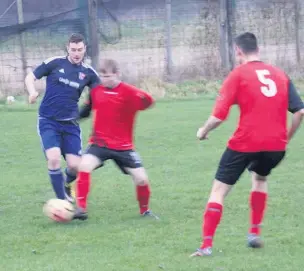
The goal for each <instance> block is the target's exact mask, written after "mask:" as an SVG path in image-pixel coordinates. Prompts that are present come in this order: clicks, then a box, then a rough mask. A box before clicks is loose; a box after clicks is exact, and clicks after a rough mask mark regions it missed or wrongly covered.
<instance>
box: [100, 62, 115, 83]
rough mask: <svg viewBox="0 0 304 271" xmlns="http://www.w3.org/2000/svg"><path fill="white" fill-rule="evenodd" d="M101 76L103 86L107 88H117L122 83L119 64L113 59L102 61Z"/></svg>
mask: <svg viewBox="0 0 304 271" xmlns="http://www.w3.org/2000/svg"><path fill="white" fill-rule="evenodd" d="M99 75H100V79H101V83H102V85H103V86H105V87H107V88H114V87H116V86H117V85H118V84H119V82H120V80H119V66H118V63H117V62H116V61H115V60H113V59H103V60H101V62H100V67H99Z"/></svg>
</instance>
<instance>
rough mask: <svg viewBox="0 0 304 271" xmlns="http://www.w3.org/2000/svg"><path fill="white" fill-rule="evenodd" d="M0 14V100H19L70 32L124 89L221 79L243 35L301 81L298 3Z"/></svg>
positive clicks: (227, 0)
mask: <svg viewBox="0 0 304 271" xmlns="http://www.w3.org/2000/svg"><path fill="white" fill-rule="evenodd" d="M90 4H91V6H90ZM95 4H96V5H95ZM92 8H93V13H92ZM0 10H1V12H2V11H3V12H2V14H1V12H0V92H1V93H2V95H7V94H8V93H10V92H12V91H13V92H14V94H18V92H19V93H22V92H23V91H24V85H23V79H24V75H25V74H26V72H27V70H28V69H30V68H34V67H35V66H36V65H38V64H39V63H41V61H43V60H44V59H46V58H48V57H51V56H56V55H63V54H65V43H66V40H67V38H68V36H69V35H70V34H71V33H73V32H80V33H82V34H84V35H85V36H86V38H87V40H88V43H89V46H88V59H89V60H90V59H91V57H92V56H93V57H94V56H95V55H96V52H94V48H96V47H94V43H98V47H97V48H98V49H97V50H98V51H99V57H100V58H103V57H107V58H115V59H116V60H118V61H119V63H120V64H121V67H122V71H123V74H124V79H126V80H128V81H130V82H138V81H139V80H147V79H149V80H157V81H163V80H171V81H173V82H177V81H182V80H185V79H190V80H195V79H197V78H202V77H204V78H215V79H222V78H223V75H224V74H226V73H227V71H229V69H231V68H232V67H233V38H234V36H235V35H237V34H239V33H241V32H244V31H252V32H254V33H255V34H256V35H257V36H258V39H259V41H260V47H261V56H262V59H264V60H266V61H268V62H270V63H272V64H275V65H278V66H280V67H282V68H284V69H285V70H286V71H287V72H289V73H290V74H291V75H292V76H301V75H303V73H301V72H302V70H303V69H302V66H301V64H302V63H303V61H302V59H303V58H304V46H303V42H304V38H303V37H304V3H302V2H301V1H300V0H269V1H263V0H153V1H150V0H129V1H123V0H103V1H102V0H65V1H61V0H50V1H39V0H16V1H14V0H1V1H0ZM94 10H95V11H96V14H94ZM89 14H90V16H89ZM92 14H93V15H92ZM92 21H95V23H96V24H97V27H95V28H94V29H92V25H93V26H94V24H92ZM95 51H96V50H95Z"/></svg>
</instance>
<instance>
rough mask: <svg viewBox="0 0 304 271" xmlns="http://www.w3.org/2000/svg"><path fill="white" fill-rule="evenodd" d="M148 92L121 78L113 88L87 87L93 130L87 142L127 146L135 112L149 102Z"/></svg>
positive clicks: (150, 98) (119, 147) (105, 145)
mask: <svg viewBox="0 0 304 271" xmlns="http://www.w3.org/2000/svg"><path fill="white" fill-rule="evenodd" d="M153 102H154V100H153V98H152V96H151V95H149V94H148V93H145V92H144V91H142V90H139V89H137V88H136V87H134V86H131V85H128V84H126V83H123V82H121V83H120V84H119V85H118V86H117V87H115V88H114V89H108V88H106V87H104V86H101V85H100V86H97V87H96V88H94V89H92V90H91V93H90V103H91V109H92V112H93V118H94V120H93V133H92V135H91V137H90V139H89V143H91V144H97V145H99V146H101V147H107V148H109V149H114V150H131V149H133V148H134V145H133V126H134V122H135V116H136V113H137V112H138V111H139V110H145V109H147V108H148V107H150V106H151V105H152V104H153Z"/></svg>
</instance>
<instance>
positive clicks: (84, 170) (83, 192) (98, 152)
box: [74, 145, 108, 220]
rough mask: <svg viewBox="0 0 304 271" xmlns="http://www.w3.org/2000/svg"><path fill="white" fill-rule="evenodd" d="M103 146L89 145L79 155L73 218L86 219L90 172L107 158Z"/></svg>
mask: <svg viewBox="0 0 304 271" xmlns="http://www.w3.org/2000/svg"><path fill="white" fill-rule="evenodd" d="M107 155H108V153H107V150H106V149H105V148H101V147H99V146H97V145H90V146H89V147H88V148H87V150H86V151H85V153H84V155H83V156H82V157H81V161H80V164H79V171H78V178H77V181H76V203H77V210H76V213H75V215H74V219H81V220H85V219H87V217H88V216H87V202H88V195H89V192H90V185H91V173H92V171H93V170H95V169H96V168H98V167H101V166H102V165H103V162H104V161H105V160H107V159H108V157H107Z"/></svg>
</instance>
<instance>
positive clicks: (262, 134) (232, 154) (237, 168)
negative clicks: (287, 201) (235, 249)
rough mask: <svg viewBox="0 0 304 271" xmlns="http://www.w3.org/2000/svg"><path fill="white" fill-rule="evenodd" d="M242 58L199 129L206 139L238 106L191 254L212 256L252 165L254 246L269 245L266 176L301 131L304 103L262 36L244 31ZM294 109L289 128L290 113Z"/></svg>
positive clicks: (239, 41) (251, 232)
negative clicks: (264, 54) (236, 189)
mask: <svg viewBox="0 0 304 271" xmlns="http://www.w3.org/2000/svg"><path fill="white" fill-rule="evenodd" d="M235 45H236V46H235V50H236V56H237V60H238V62H239V63H240V64H241V65H240V66H238V67H237V68H235V69H234V70H233V71H232V72H231V73H230V74H229V76H228V77H227V78H226V80H225V81H224V83H223V86H222V88H221V90H220V93H219V96H218V98H217V101H216V104H215V107H214V110H213V113H212V115H211V117H210V118H209V119H208V120H207V122H206V123H205V124H204V126H203V127H202V128H200V129H199V130H198V132H197V137H198V139H200V140H204V139H207V137H208V133H209V132H210V131H211V130H213V129H215V128H216V127H218V126H219V125H220V124H221V123H222V122H223V121H224V120H225V119H226V118H227V116H228V113H229V109H230V107H231V106H232V105H234V104H236V105H238V107H239V109H240V119H239V123H238V127H237V129H236V131H235V133H234V134H233V136H232V137H231V138H230V140H229V141H228V146H227V149H226V150H225V152H224V153H223V155H222V158H221V160H220V162H219V166H218V169H217V172H216V175H215V180H214V183H213V187H212V190H211V194H210V197H209V200H208V203H207V206H206V209H205V212H204V217H203V226H202V234H203V242H202V245H201V247H200V248H199V249H198V250H197V251H196V252H195V253H193V254H192V255H191V256H204V255H211V254H212V245H213V242H212V241H213V237H214V234H215V231H216V228H217V226H218V224H219V223H220V220H221V217H222V212H223V204H224V199H225V197H226V195H227V194H228V193H229V191H230V189H231V188H232V186H233V185H234V184H235V183H236V182H237V180H238V179H239V178H240V176H241V175H242V173H243V172H244V171H245V169H246V168H248V170H249V171H250V172H251V173H252V190H251V194H250V199H249V204H250V208H251V212H250V228H249V234H248V246H249V247H252V248H260V247H262V246H263V243H262V240H261V237H260V227H261V223H262V220H263V216H264V211H265V208H266V201H267V182H266V178H267V176H268V175H270V173H271V170H272V169H274V168H275V167H276V166H277V165H278V164H279V163H280V162H281V160H282V159H283V158H284V155H285V150H286V146H287V143H288V142H289V140H290V139H291V137H292V136H293V135H294V133H295V131H296V130H297V129H298V127H299V125H300V123H301V121H302V117H303V113H304V110H303V108H304V106H303V102H302V100H301V98H300V97H299V95H298V93H297V91H296V89H295V87H294V85H293V83H292V82H291V81H290V79H289V78H288V76H287V75H286V74H285V73H284V72H283V71H281V70H280V69H278V68H276V67H274V66H271V65H268V64H266V63H264V62H262V61H260V60H259V49H258V45H257V39H256V37H255V35H254V34H252V33H244V34H242V35H240V36H238V37H237V38H236V40H235ZM288 111H289V112H291V113H293V119H292V124H291V127H290V129H289V131H287V115H288V114H287V112H288Z"/></svg>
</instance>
